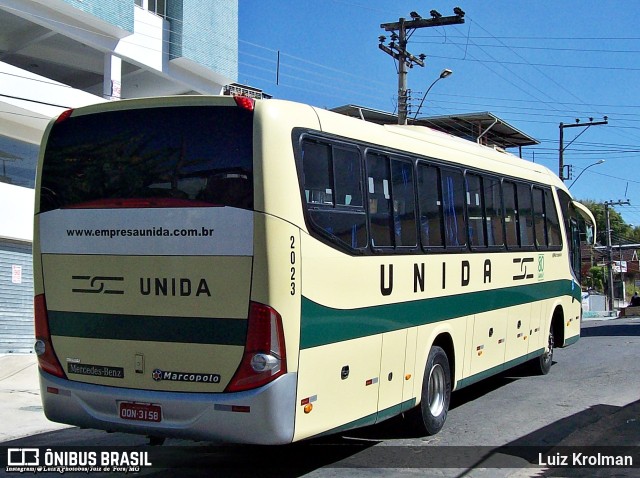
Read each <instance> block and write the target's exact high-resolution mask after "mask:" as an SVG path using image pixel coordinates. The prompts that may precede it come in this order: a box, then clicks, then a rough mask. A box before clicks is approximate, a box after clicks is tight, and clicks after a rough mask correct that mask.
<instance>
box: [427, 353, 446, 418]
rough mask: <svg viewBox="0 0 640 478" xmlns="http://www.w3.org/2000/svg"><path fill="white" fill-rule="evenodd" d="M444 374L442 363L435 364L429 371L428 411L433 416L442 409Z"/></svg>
mask: <svg viewBox="0 0 640 478" xmlns="http://www.w3.org/2000/svg"><path fill="white" fill-rule="evenodd" d="M444 399H445V374H444V369H443V368H442V365H440V364H435V365H434V366H433V367H431V371H430V372H429V411H430V412H431V415H433V416H434V417H437V416H439V415H440V414H441V413H442V410H443V409H444Z"/></svg>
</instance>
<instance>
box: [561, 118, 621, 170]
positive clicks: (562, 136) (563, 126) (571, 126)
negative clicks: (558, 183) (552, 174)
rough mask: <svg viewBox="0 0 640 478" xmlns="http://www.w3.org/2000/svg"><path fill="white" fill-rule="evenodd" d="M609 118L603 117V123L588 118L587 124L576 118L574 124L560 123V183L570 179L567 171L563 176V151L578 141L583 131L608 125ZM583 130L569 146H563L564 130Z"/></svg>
mask: <svg viewBox="0 0 640 478" xmlns="http://www.w3.org/2000/svg"><path fill="white" fill-rule="evenodd" d="M608 120H609V118H607V117H606V116H605V117H604V121H596V122H594V121H593V118H589V122H588V123H580V119H579V118H577V119H576V122H575V124H564V123H560V146H559V148H558V177H559V178H560V179H561V180H562V181H566V180H567V179H571V172H570V170H569V172H568V174H566V175H565V174H564V168H565V165H564V150H565V149H567V148H568V147H569V146H571V143H573V142H574V141H575V140H576V139H578V138H579V137H580V136H582V135H583V133H584V132H585V131H587V129H589V127H591V126H598V125H601V124H609V121H608ZM578 127H580V128H585V129H584V130H583V131H582V132H581V133H580V134H579V135H578V136H576V137H575V138H573V139H572V140H571V141H570V142H569V144H567V145H566V146H563V142H564V129H565V128H578ZM567 166H568V167H569V169H570V168H571V165H567Z"/></svg>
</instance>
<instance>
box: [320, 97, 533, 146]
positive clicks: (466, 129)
mask: <svg viewBox="0 0 640 478" xmlns="http://www.w3.org/2000/svg"><path fill="white" fill-rule="evenodd" d="M331 111H335V112H336V113H341V114H343V115H347V116H352V117H354V118H360V119H362V120H365V121H371V122H372V123H378V124H397V123H398V116H397V115H396V114H393V113H388V112H386V111H379V110H375V109H371V108H366V107H364V106H357V105H344V106H338V107H336V108H332V109H331ZM408 123H409V125H414V126H427V127H429V128H432V129H435V130H438V131H442V132H444V133H449V134H451V135H453V136H459V137H461V138H464V139H468V140H469V141H474V142H477V143H479V144H483V145H485V146H490V147H494V148H500V149H508V148H518V151H519V156H522V147H524V146H534V145H536V144H540V142H539V141H538V140H536V139H535V138H532V137H531V136H529V135H527V134H525V133H523V132H522V131H520V130H518V129H516V128H514V127H513V126H511V125H510V124H509V123H507V122H506V121H504V120H503V119H501V118H499V117H497V116H495V115H494V114H493V113H488V112H484V113H464V114H456V115H447V116H430V117H421V118H417V119H410V120H409V121H408Z"/></svg>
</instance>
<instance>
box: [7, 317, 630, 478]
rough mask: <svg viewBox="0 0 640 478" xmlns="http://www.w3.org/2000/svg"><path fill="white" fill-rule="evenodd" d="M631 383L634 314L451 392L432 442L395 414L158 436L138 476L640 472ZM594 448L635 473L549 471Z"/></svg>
mask: <svg viewBox="0 0 640 478" xmlns="http://www.w3.org/2000/svg"><path fill="white" fill-rule="evenodd" d="M638 377H640V318H630V319H614V320H608V321H593V322H584V323H583V330H582V338H581V339H580V341H579V342H578V343H576V344H575V345H572V346H571V347H568V348H566V349H556V350H555V354H554V365H553V367H552V369H551V372H550V373H549V375H546V376H534V375H530V374H529V373H528V371H527V370H526V369H524V368H517V369H513V370H511V371H509V372H507V373H504V374H501V375H499V376H496V377H493V378H490V379H488V380H485V381H484V382H481V383H478V384H476V385H473V386H470V387H468V388H466V389H463V390H461V391H459V392H456V393H454V394H453V398H452V406H451V409H450V412H449V416H448V418H447V423H446V424H445V427H444V429H443V430H442V431H441V432H440V433H439V434H438V435H436V436H432V437H420V436H415V435H413V434H412V433H411V432H410V430H409V428H408V427H407V423H406V422H404V421H403V420H402V419H400V418H397V419H391V420H389V421H387V422H384V423H382V424H380V425H376V426H373V427H368V428H365V429H361V430H355V431H351V432H348V433H345V434H343V435H338V436H332V437H327V438H323V439H318V440H312V441H308V442H303V443H299V444H294V445H291V446H285V447H250V446H216V445H212V444H208V443H193V442H186V441H181V440H167V442H166V443H165V445H164V446H162V447H154V448H152V449H151V457H152V458H153V460H154V467H152V468H146V469H143V470H142V471H141V474H142V475H144V476H153V477H158V478H160V477H161V478H165V477H182V476H203V477H204V476H219V477H228V476H232V477H240V476H242V477H245V476H260V477H267V476H278V477H298V476H305V477H310V478H325V477H342V476H350V477H351V476H355V477H360V476H362V477H365V476H366V477H370V476H385V477H386V476H402V477H404V476H436V477H463V476H464V477H478V478H480V477H503V476H504V477H508V476H509V477H518V478H522V477H529V476H531V477H533V476H535V477H573V476H594V477H609V476H616V477H627V476H628V477H631V476H640V457H638V453H640V379H639V378H638ZM0 426H1V425H0ZM247 433H250V430H247ZM146 443H147V441H146V440H145V438H144V437H139V436H133V435H125V434H121V433H114V434H107V433H105V432H100V431H95V430H80V429H77V428H68V429H63V430H58V431H52V432H48V433H42V434H37V435H31V436H28V437H24V438H20V439H18V440H13V441H9V442H5V443H2V444H1V445H3V446H11V447H35V446H42V447H44V446H70V447H77V446H81V445H92V446H96V447H98V448H101V447H102V448H105V449H107V447H111V446H123V445H125V446H133V447H142V446H143V445H144V444H146ZM593 446H596V447H598V448H592V447H593ZM625 446H626V447H633V448H624V447H625ZM604 447H609V448H604ZM621 447H623V448H621ZM144 449H147V450H148V449H149V448H146V447H145V448H144ZM594 450H597V451H602V452H607V451H611V450H617V451H618V453H622V454H625V453H627V452H629V453H635V454H636V455H635V458H636V461H635V462H634V464H635V466H636V468H635V469H632V468H624V469H615V470H613V469H608V468H604V467H602V466H595V467H591V468H568V467H567V468H565V467H556V468H553V467H549V466H548V465H549V464H550V463H551V461H552V460H553V459H554V457H556V456H564V455H566V454H569V453H573V452H575V451H579V452H581V453H586V454H589V453H591V452H593V451H594ZM539 453H541V455H539ZM540 458H542V462H543V463H542V465H547V466H542V465H540V466H537V467H535V468H531V467H529V465H530V462H531V461H533V462H534V463H535V464H540ZM536 460H537V461H536ZM3 472H4V469H0V474H2V473H3ZM8 475H9V474H8ZM74 475H75V474H74V473H65V476H74ZM82 475H83V476H86V474H82ZM77 476H80V474H78V475H77Z"/></svg>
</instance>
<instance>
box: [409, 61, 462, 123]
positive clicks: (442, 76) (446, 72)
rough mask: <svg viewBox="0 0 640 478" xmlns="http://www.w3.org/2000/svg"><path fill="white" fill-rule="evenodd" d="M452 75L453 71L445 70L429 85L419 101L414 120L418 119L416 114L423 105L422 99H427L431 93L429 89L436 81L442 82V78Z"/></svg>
mask: <svg viewBox="0 0 640 478" xmlns="http://www.w3.org/2000/svg"><path fill="white" fill-rule="evenodd" d="M452 73H453V71H451V70H450V69H449V68H445V69H444V70H442V71H441V72H440V76H439V77H438V78H436V79H435V81H434V82H433V83H431V85H430V86H429V88H427V91H426V92H425V94H424V95H423V96H422V100H421V101H420V106H418V110H417V111H416V114H415V115H414V116H413V119H414V120H415V119H416V118H417V117H418V114H419V113H420V108H422V103H424V99H425V98H426V97H427V94H428V93H429V91H431V88H433V85H435V84H436V83H437V82H438V81H440V80H442V79H443V78H446V77H448V76H451V74H452Z"/></svg>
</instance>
